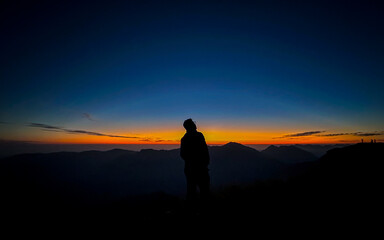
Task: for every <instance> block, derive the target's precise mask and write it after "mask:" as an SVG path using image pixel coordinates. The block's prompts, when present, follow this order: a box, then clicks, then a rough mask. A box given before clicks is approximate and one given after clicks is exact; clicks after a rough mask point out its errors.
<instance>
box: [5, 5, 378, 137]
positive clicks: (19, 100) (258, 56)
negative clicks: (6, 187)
mask: <svg viewBox="0 0 384 240" xmlns="http://www.w3.org/2000/svg"><path fill="white" fill-rule="evenodd" d="M11 2H13V3H9V4H7V5H2V7H1V8H0V11H1V15H0V17H1V20H0V29H1V36H2V37H1V38H0V43H1V44H0V46H1V67H0V69H1V72H0V77H1V84H0V86H1V88H0V139H1V140H3V141H33V142H42V143H43V142H44V143H178V141H179V139H180V138H181V137H182V135H183V133H184V129H183V127H182V122H183V121H184V120H185V119H186V118H190V117H191V118H193V119H194V120H195V121H196V122H197V125H198V129H199V130H200V131H202V132H203V133H204V134H205V137H206V139H207V141H208V143H211V144H214V143H225V142H228V141H237V142H241V143H246V144H251V143H255V144H257V143H260V144H261V143H267V144H270V143H276V144H278V143H331V142H332V143H334V142H335V143H336V142H337V143H343V142H356V141H360V139H361V138H364V139H367V140H370V139H371V138H376V139H378V140H381V141H383V140H384V136H383V134H384V108H383V106H384V94H383V93H384V91H383V90H384V67H383V65H384V44H383V42H384V17H383V12H384V9H383V5H382V4H379V3H380V1H302V2H300V1H249V2H247V1H217V2H211V1H201V2H200V1H175V2H169V1H154V2H151V1H124V2H125V3H121V2H123V1H120V2H114V1H105V2H100V1H90V2H86V1H81V3H78V2H79V1H73V2H71V1H47V2H44V1H28V2H26V3H25V2H23V1H17V3H15V2H16V1H11Z"/></svg>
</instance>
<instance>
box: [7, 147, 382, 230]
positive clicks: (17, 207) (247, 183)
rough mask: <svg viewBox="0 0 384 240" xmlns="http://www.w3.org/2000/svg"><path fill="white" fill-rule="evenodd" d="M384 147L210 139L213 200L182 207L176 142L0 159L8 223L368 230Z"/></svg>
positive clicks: (376, 212) (377, 204) (376, 215)
mask: <svg viewBox="0 0 384 240" xmlns="http://www.w3.org/2000/svg"><path fill="white" fill-rule="evenodd" d="M271 150H273V149H270V150H269V151H271ZM383 150H384V144H381V143H377V144H356V145H352V146H348V147H344V148H336V149H333V150H330V151H328V152H327V154H325V155H324V156H323V157H321V158H320V159H318V160H314V159H313V156H309V157H308V158H309V159H308V161H304V160H301V161H300V162H299V163H296V162H295V163H294V164H287V161H286V160H285V161H281V160H279V159H276V158H271V155H273V154H272V152H269V153H268V155H265V154H263V152H258V151H256V150H254V149H250V148H247V147H245V146H242V145H240V144H235V143H230V144H227V145H224V146H222V147H213V148H211V149H210V153H211V156H212V163H211V168H212V170H211V175H212V181H213V183H212V185H213V192H212V198H211V201H210V202H209V205H208V207H207V208H206V209H205V208H201V207H198V208H197V209H196V210H194V211H189V210H188V209H187V208H186V206H185V201H184V195H183V194H184V192H183V188H184V178H183V174H182V162H180V159H178V150H171V151H153V150H145V151H142V152H141V153H137V152H129V151H122V150H114V151H110V152H87V153H82V154H83V155H84V154H86V158H87V159H89V157H90V156H92V154H93V156H92V158H91V159H92V161H91V160H86V159H85V158H81V154H73V153H57V154H53V155H49V154H42V155H39V154H30V155H18V156H15V157H12V158H7V159H3V160H2V162H1V191H2V196H1V206H2V218H3V219H6V222H7V225H4V226H11V227H15V226H16V227H17V228H21V227H26V226H28V227H33V228H35V229H36V227H41V226H46V227H48V226H50V227H49V228H52V229H53V228H55V227H58V226H59V227H60V228H64V229H67V230H69V229H73V228H74V226H76V228H80V229H93V231H94V230H95V229H100V228H101V229H107V228H119V229H120V230H122V229H123V230H124V231H131V230H134V229H135V226H138V225H140V226H146V228H147V229H151V227H153V226H157V227H159V226H163V229H168V228H169V227H171V226H172V228H173V227H175V226H182V227H186V228H188V226H191V228H195V227H198V226H200V227H205V228H210V229H212V228H214V227H219V228H220V226H231V227H232V228H234V227H235V226H236V227H240V228H244V229H248V230H252V229H254V230H255V231H259V230H261V229H264V230H265V229H266V228H268V229H274V230H273V231H274V232H271V234H272V233H279V234H283V233H282V232H279V231H282V229H291V230H295V229H300V230H298V231H300V232H302V231H304V229H307V230H308V229H316V231H319V232H321V231H322V230H324V231H325V230H330V229H337V230H341V229H343V231H344V230H345V229H347V230H346V231H350V232H351V231H354V230H357V229H363V228H364V229H367V230H364V231H366V234H370V233H372V231H373V230H375V229H376V228H378V224H379V222H378V221H376V220H375V219H380V218H381V214H380V209H381V208H382V207H381V206H382V204H383V201H382V200H383V198H382V197H381V195H382V193H381V192H382V190H383V184H382V180H381V178H382V171H383V168H382V166H383V164H382V162H383V159H384V158H383ZM284 151H286V150H284ZM290 151H291V150H290ZM63 154H64V155H63ZM100 154H107V155H105V156H103V157H101V155H100ZM299 154H300V156H307V153H305V154H304V153H303V152H299ZM275 155H276V154H275ZM277 155H279V154H277ZM52 156H53V157H54V159H55V160H56V161H54V160H53V159H52ZM68 157H70V158H71V159H72V160H74V159H77V160H76V161H77V163H76V161H75V162H73V161H72V162H71V160H68V161H67V160H66V159H68ZM234 157H237V158H236V160H234V159H233V158H234ZM105 158H107V159H109V162H108V161H107V163H108V164H107V165H105V161H106V160H105ZM128 158H129V159H130V160H128ZM132 159H133V160H132ZM159 159H160V160H161V159H162V160H161V161H160V160H159ZM51 160H52V161H51ZM144 160H145V161H149V163H150V164H151V166H152V167H153V168H151V169H150V170H148V171H149V172H146V171H147V170H146V171H144V170H143V168H145V169H146V167H147V165H145V166H144V167H143V166H141V165H140V164H142V162H143V161H144ZM162 161H163V162H164V161H165V162H166V164H165V165H164V164H163V162H162ZM36 162H39V163H40V164H36ZM79 162H81V164H79ZM90 162H92V167H90ZM111 163H113V164H111ZM117 163H120V164H117ZM95 164H96V165H95ZM169 164H174V165H172V167H168V168H166V167H165V166H171V165H169ZM97 165H98V166H100V165H102V169H104V170H103V171H102V173H100V172H99V170H98V169H99V168H98V167H97ZM231 166H232V167H231ZM214 167H215V168H214ZM129 169H131V171H132V172H129V171H128V170H129ZM133 169H134V170H133ZM140 169H141V171H144V172H140V171H139V170H140ZM213 169H216V171H214V170H213ZM76 171H77V172H76ZM127 171H128V173H129V174H130V175H129V176H128V177H127V178H122V177H121V176H122V175H121V174H123V173H124V174H123V175H124V176H126V175H127ZM164 173H166V174H165V175H163V174H164ZM242 173H243V174H242ZM252 174H254V176H253V175H252ZM68 175H69V176H68ZM226 176H227V177H228V179H229V180H228V179H226ZM252 176H253V178H252ZM226 180H227V181H226ZM135 181H139V182H135ZM174 181H176V182H174ZM215 181H216V182H215ZM218 183H220V184H218ZM156 184H157V185H156ZM153 185H156V186H153ZM168 185H170V187H168V188H167V187H165V186H168ZM124 189H125V190H126V192H124V191H123V190H124ZM127 189H128V190H127ZM143 189H146V190H147V191H142V190H143ZM162 189H164V190H162ZM130 193H131V194H130ZM227 230H229V229H227V228H221V230H220V231H221V232H223V233H225V231H227ZM276 231H277V232H276Z"/></svg>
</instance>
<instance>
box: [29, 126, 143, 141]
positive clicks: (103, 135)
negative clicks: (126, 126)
mask: <svg viewBox="0 0 384 240" xmlns="http://www.w3.org/2000/svg"><path fill="white" fill-rule="evenodd" d="M28 126H29V127H35V128H41V129H42V130H48V131H55V132H65V133H72V134H85V135H91V136H101V137H113V138H139V137H134V136H122V135H111V134H104V133H99V132H91V131H85V130H74V129H68V128H63V127H58V126H52V125H48V124H43V123H30V124H28Z"/></svg>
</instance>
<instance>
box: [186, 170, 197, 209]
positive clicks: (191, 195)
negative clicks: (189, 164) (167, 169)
mask: <svg viewBox="0 0 384 240" xmlns="http://www.w3.org/2000/svg"><path fill="white" fill-rule="evenodd" d="M186 177H187V201H189V202H192V201H194V200H195V199H196V190H197V184H196V179H195V178H194V177H193V176H191V174H186Z"/></svg>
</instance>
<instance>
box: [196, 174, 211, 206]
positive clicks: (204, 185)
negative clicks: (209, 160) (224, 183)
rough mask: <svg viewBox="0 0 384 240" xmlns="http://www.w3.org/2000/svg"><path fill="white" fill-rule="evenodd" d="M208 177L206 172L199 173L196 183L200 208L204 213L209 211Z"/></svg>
mask: <svg viewBox="0 0 384 240" xmlns="http://www.w3.org/2000/svg"><path fill="white" fill-rule="evenodd" d="M210 182H211V181H210V176H209V174H208V171H206V172H205V171H204V172H202V173H201V175H200V177H199V181H198V185H199V189H200V196H201V207H202V210H203V211H204V212H207V211H208V210H209V201H210Z"/></svg>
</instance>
